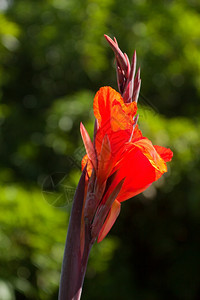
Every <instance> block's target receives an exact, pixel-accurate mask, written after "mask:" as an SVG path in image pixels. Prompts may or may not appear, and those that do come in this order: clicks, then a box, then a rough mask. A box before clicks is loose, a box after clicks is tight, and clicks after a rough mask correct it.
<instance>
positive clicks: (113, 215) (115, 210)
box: [97, 200, 121, 243]
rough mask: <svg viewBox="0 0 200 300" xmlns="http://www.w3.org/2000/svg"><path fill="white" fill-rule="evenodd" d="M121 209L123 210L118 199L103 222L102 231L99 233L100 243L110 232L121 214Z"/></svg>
mask: <svg viewBox="0 0 200 300" xmlns="http://www.w3.org/2000/svg"><path fill="white" fill-rule="evenodd" d="M120 210H121V204H120V203H119V202H118V201H117V200H115V201H114V203H113V204H112V207H111V209H110V212H109V214H108V216H107V218H106V220H105V222H104V224H103V227H102V228H101V231H100V233H99V236H98V240H97V242H98V243H99V242H101V241H102V240H103V239H104V238H105V236H106V235H107V234H108V232H109V231H110V229H111V228H112V226H113V224H114V223H115V221H116V219H117V217H118V216H119V213H120Z"/></svg>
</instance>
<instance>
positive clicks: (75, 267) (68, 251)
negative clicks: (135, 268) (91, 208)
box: [58, 170, 92, 300]
mask: <svg viewBox="0 0 200 300" xmlns="http://www.w3.org/2000/svg"><path fill="white" fill-rule="evenodd" d="M84 188H85V170H84V171H83V173H82V175H81V178H80V181H79V184H78V187H77V190H76V193H75V196H74V202H73V207H72V212H71V216H70V221H69V227H68V234H67V239H66V244H65V250H64V257H63V264H62V271H61V280H60V289H59V296H58V299H59V300H79V299H80V297H81V291H82V285H83V281H84V277H85V272H86V268H87V262H88V256H89V252H90V249H91V246H92V244H91V243H90V237H89V231H86V243H85V247H84V252H83V256H82V257H81V248H80V231H81V215H82V208H83V201H84Z"/></svg>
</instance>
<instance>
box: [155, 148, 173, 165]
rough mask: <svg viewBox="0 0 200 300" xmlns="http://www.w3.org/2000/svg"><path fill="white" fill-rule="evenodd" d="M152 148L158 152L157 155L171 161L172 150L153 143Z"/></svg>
mask: <svg viewBox="0 0 200 300" xmlns="http://www.w3.org/2000/svg"><path fill="white" fill-rule="evenodd" d="M154 148H155V149H156V151H157V152H158V153H159V155H160V156H161V157H162V159H163V160H164V161H165V162H167V161H171V160H172V157H173V152H172V151H171V150H170V149H169V148H165V147H161V146H157V145H155V146H154Z"/></svg>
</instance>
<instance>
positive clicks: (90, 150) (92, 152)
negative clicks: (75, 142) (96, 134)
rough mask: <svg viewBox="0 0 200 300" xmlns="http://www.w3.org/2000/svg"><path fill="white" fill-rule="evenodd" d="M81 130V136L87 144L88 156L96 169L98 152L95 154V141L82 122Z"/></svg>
mask: <svg viewBox="0 0 200 300" xmlns="http://www.w3.org/2000/svg"><path fill="white" fill-rule="evenodd" d="M80 131H81V136H82V139H83V143H84V145H85V150H86V152H87V155H88V158H89V159H90V161H91V162H92V165H93V167H94V168H95V170H96V154H95V150H94V146H93V143H92V142H91V139H90V136H89V134H88V132H87V130H86V129H85V127H84V126H83V124H82V123H81V125H80Z"/></svg>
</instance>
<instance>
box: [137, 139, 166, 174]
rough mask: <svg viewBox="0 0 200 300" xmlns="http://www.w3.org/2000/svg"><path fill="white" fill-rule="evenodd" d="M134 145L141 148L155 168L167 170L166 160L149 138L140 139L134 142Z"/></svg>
mask: <svg viewBox="0 0 200 300" xmlns="http://www.w3.org/2000/svg"><path fill="white" fill-rule="evenodd" d="M134 146H136V147H138V148H139V149H140V150H141V152H142V153H143V154H144V155H145V156H146V157H147V158H148V160H149V162H150V163H151V164H152V166H153V167H154V168H155V169H157V170H158V171H160V172H161V173H165V172H167V166H166V163H165V161H164V160H163V159H162V158H161V157H160V155H159V154H158V152H157V151H156V149H155V148H154V146H153V145H152V143H151V141H150V140H148V139H147V138H144V139H140V140H138V141H136V142H134Z"/></svg>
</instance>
